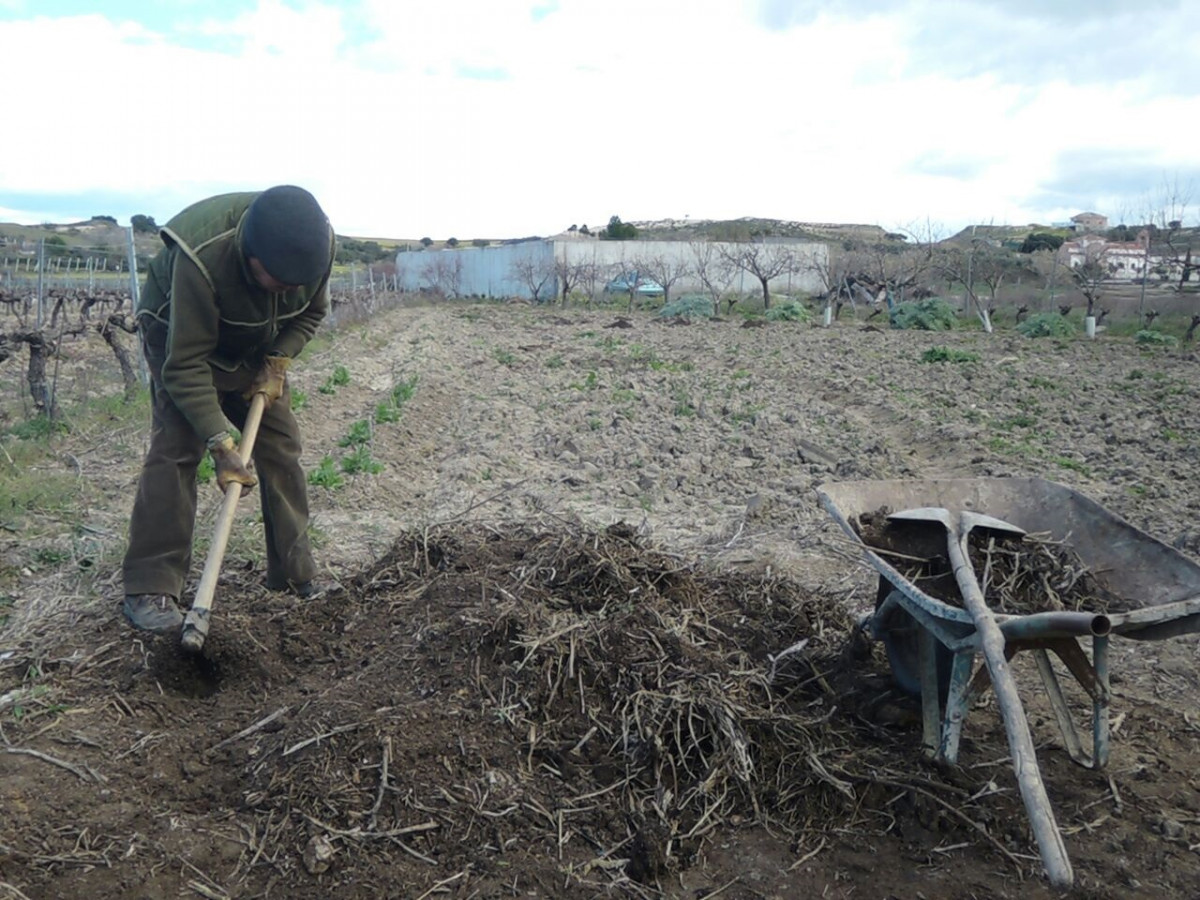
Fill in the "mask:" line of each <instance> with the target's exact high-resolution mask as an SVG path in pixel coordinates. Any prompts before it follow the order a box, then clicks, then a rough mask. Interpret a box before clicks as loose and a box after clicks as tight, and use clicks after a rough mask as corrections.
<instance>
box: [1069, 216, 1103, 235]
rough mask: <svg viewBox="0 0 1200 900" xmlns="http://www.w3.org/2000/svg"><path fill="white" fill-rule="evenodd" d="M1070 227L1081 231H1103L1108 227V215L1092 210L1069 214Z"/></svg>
mask: <svg viewBox="0 0 1200 900" xmlns="http://www.w3.org/2000/svg"><path fill="white" fill-rule="evenodd" d="M1071 228H1072V229H1074V230H1075V231H1079V232H1083V233H1087V232H1092V231H1105V230H1107V228H1108V216H1102V215H1100V213H1094V212H1081V213H1077V214H1076V215H1073V216H1071Z"/></svg>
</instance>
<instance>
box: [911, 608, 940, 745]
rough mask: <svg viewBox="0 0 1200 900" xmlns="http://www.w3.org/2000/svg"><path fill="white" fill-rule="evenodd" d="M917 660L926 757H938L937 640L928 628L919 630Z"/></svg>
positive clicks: (922, 731)
mask: <svg viewBox="0 0 1200 900" xmlns="http://www.w3.org/2000/svg"><path fill="white" fill-rule="evenodd" d="M917 641H918V643H917V660H918V666H919V667H920V670H921V672H920V674H921V733H922V743H923V744H924V745H925V755H926V756H930V757H933V756H936V755H937V752H938V745H939V743H940V741H939V739H938V736H939V734H940V732H941V725H942V708H941V707H942V704H941V700H940V698H939V697H938V673H937V638H936V637H934V635H933V632H932V631H930V630H929V629H928V628H920V629H918V635H917Z"/></svg>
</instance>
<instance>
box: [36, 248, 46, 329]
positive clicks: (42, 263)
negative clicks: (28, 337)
mask: <svg viewBox="0 0 1200 900" xmlns="http://www.w3.org/2000/svg"><path fill="white" fill-rule="evenodd" d="M45 268H46V239H45V238H38V295H37V327H38V330H39V331H41V329H42V284H43V278H42V275H43V270H44V269H45Z"/></svg>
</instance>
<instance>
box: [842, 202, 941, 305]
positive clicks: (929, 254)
mask: <svg viewBox="0 0 1200 900" xmlns="http://www.w3.org/2000/svg"><path fill="white" fill-rule="evenodd" d="M937 243H938V236H937V229H936V228H935V226H934V225H933V223H931V222H926V223H925V224H924V225H921V226H919V227H909V228H906V229H903V230H901V231H895V232H889V233H888V234H887V236H886V238H885V239H884V240H882V241H873V242H864V241H855V242H853V243H852V244H850V246H849V249H850V250H851V251H853V252H854V253H855V255H856V259H857V261H858V267H857V271H855V273H854V280H855V282H856V283H857V284H859V285H861V286H862V288H863V290H865V291H867V292H869V293H870V294H871V295H872V296H873V297H874V298H875V302H876V304H878V303H880V302H883V301H887V303H888V305H889V307H890V306H892V305H893V304H895V303H903V302H904V300H905V296H906V295H918V294H923V295H925V296H929V295H930V292H929V289H928V286H927V285H926V283H925V282H926V280H927V278H928V275H929V273H930V271H931V270H932V269H933V268H934V265H933V263H934V252H933V251H934V247H935V246H936V245H937Z"/></svg>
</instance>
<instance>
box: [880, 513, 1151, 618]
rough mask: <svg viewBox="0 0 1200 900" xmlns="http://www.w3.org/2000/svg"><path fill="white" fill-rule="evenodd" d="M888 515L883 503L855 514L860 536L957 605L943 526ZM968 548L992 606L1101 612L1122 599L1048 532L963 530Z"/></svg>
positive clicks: (1010, 610) (1011, 610) (1018, 611)
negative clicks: (858, 515) (1021, 533)
mask: <svg viewBox="0 0 1200 900" xmlns="http://www.w3.org/2000/svg"><path fill="white" fill-rule="evenodd" d="M887 515H888V511H887V510H879V511H877V512H875V513H871V514H868V515H864V516H862V517H861V518H860V521H859V523H858V529H859V536H860V537H861V538H862V540H863V543H865V544H866V545H867V546H868V547H871V548H873V549H875V550H877V551H879V552H880V553H881V554H882V555H883V556H884V558H885V559H887V561H888V562H889V563H891V565H892V566H893V567H894V568H895V569H896V570H897V571H899V572H900V574H901V575H903V576H904V577H905V578H906V579H907V580H909V581H911V582H912V583H913V584H915V585H916V586H917V587H919V588H920V589H921V590H922V591H924V592H925V593H926V594H928V595H929V596H931V597H933V598H935V599H937V600H941V601H942V602H943V603H947V604H950V605H951V606H958V607H962V606H963V599H962V595H961V593H960V592H959V589H958V585H957V583H956V582H955V579H954V573H953V571H952V569H951V566H950V562H949V559H948V557H947V553H946V544H945V540H946V539H945V536H944V532H942V531H941V529H940V528H932V527H930V526H927V525H924V524H914V523H911V522H903V521H897V522H892V521H888V519H887ZM968 550H969V552H970V555H971V563H972V565H973V567H974V569H975V573H976V576H977V577H978V578H979V582H980V586H981V587H982V588H983V593H984V599H985V600H986V601H987V604H988V606H989V607H991V608H992V609H994V610H995V611H997V612H1000V613H1007V614H1010V615H1028V614H1030V613H1039V612H1056V611H1064V610H1066V611H1070V612H1093V613H1107V612H1118V611H1121V610H1122V609H1123V608H1124V607H1126V606H1127V605H1128V604H1127V601H1125V600H1123V599H1122V598H1121V597H1120V596H1119V595H1117V594H1116V593H1114V592H1113V591H1112V590H1110V589H1109V587H1108V586H1107V584H1106V583H1105V581H1104V579H1103V577H1102V576H1101V574H1100V573H1098V572H1096V571H1094V570H1093V569H1091V568H1090V567H1089V566H1087V565H1085V564H1084V563H1083V561H1082V560H1080V558H1079V554H1078V553H1077V552H1076V551H1075V549H1074V548H1073V547H1072V546H1071V545H1070V544H1069V543H1068V542H1066V541H1059V540H1055V539H1053V538H1052V537H1051V535H1050V534H1048V533H1042V534H1026V535H1024V536H1015V535H993V534H989V533H987V531H986V530H984V529H978V530H975V531H972V532H971V534H970V536H969V538H968Z"/></svg>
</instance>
